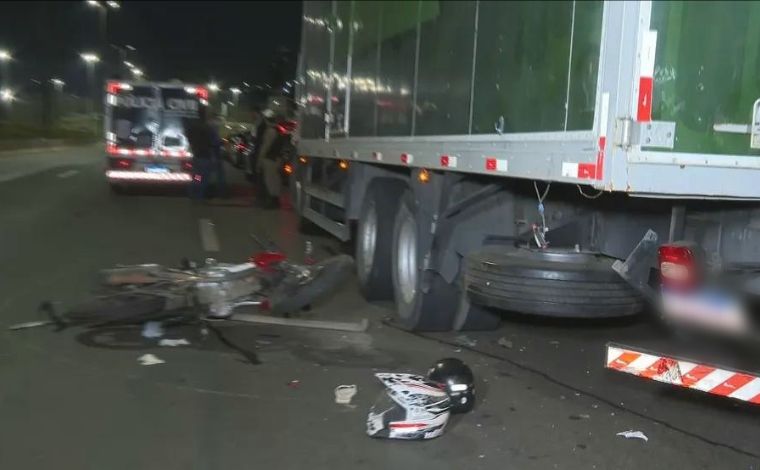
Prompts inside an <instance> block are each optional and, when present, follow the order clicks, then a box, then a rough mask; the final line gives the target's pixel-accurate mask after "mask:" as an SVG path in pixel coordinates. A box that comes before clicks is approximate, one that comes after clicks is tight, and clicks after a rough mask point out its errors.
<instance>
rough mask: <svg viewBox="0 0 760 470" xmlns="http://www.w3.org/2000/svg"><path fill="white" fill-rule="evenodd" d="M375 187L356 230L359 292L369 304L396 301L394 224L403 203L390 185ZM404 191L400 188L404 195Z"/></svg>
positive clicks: (364, 204) (371, 189)
mask: <svg viewBox="0 0 760 470" xmlns="http://www.w3.org/2000/svg"><path fill="white" fill-rule="evenodd" d="M388 184H392V185H394V186H400V185H397V184H394V183H390V182H388V183H386V184H384V185H383V186H384V188H385V190H384V191H380V185H379V184H377V183H374V184H372V185H371V186H370V187H369V189H368V190H367V194H366V195H365V196H364V201H362V208H361V212H360V216H359V220H358V222H357V226H356V237H355V244H356V245H355V254H356V274H357V277H358V278H359V288H360V290H361V292H362V294H363V295H364V298H365V299H367V300H390V299H392V298H393V281H392V279H391V250H392V249H393V220H394V218H395V217H396V211H397V210H398V205H399V200H398V199H396V198H394V197H392V193H393V190H391V191H389V190H388V189H387V185H388ZM401 190H402V189H401V188H398V191H399V192H400V191H401Z"/></svg>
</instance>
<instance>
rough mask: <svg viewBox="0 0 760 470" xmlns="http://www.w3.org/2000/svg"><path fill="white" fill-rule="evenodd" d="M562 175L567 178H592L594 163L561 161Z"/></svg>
mask: <svg viewBox="0 0 760 470" xmlns="http://www.w3.org/2000/svg"><path fill="white" fill-rule="evenodd" d="M598 160H599V155H598V154H597V161H598ZM562 176H565V177H567V178H579V179H594V178H596V163H575V162H562Z"/></svg>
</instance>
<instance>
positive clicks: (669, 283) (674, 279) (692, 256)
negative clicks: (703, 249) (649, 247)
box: [657, 244, 700, 288]
mask: <svg viewBox="0 0 760 470" xmlns="http://www.w3.org/2000/svg"><path fill="white" fill-rule="evenodd" d="M657 255H658V258H659V265H660V280H661V282H662V285H663V287H668V288H690V287H694V285H696V283H697V282H698V281H699V270H700V266H699V264H700V263H699V257H698V256H697V252H696V250H695V249H694V248H693V247H690V246H686V245H678V244H673V245H662V246H660V248H659V249H658V251H657Z"/></svg>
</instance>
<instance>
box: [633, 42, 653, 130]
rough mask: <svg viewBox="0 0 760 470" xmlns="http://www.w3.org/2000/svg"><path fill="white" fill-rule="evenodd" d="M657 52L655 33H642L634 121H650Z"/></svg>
mask: <svg viewBox="0 0 760 470" xmlns="http://www.w3.org/2000/svg"><path fill="white" fill-rule="evenodd" d="M656 52H657V31H654V30H649V31H644V35H643V36H642V38H641V64H640V70H639V99H638V105H637V111H636V120H637V121H639V122H649V121H651V120H652V98H653V92H654V58H655V53H656Z"/></svg>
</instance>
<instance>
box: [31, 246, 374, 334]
mask: <svg viewBox="0 0 760 470" xmlns="http://www.w3.org/2000/svg"><path fill="white" fill-rule="evenodd" d="M352 263H353V260H352V259H351V257H349V256H346V255H340V256H335V257H332V258H328V259H325V260H323V261H321V262H316V263H313V264H297V263H293V262H291V261H289V260H288V259H287V258H286V257H285V255H284V254H282V253H281V252H279V251H263V252H259V253H257V254H255V255H253V256H251V257H250V258H249V259H248V261H247V262H244V263H239V264H229V263H220V262H218V261H216V260H214V259H211V258H208V259H206V260H205V261H204V262H203V263H202V264H200V265H196V264H195V263H192V262H189V261H187V260H184V261H183V262H182V265H181V266H180V267H179V268H170V267H165V266H161V265H158V264H140V265H126V266H116V267H114V268H110V269H105V270H103V271H101V277H102V279H101V284H102V289H101V292H99V293H98V295H96V296H95V297H93V298H92V299H89V300H88V301H85V302H83V303H81V304H79V305H75V306H73V307H72V308H70V309H69V310H68V311H66V312H65V313H63V314H58V313H56V312H55V311H54V310H53V308H52V307H51V306H50V305H49V304H48V306H47V307H43V310H46V313H47V314H48V316H49V317H50V321H51V323H53V324H56V325H57V326H58V327H60V328H63V327H68V326H86V327H104V326H115V325H130V324H132V325H133V324H142V323H145V322H149V321H161V322H164V323H167V324H173V323H176V324H179V323H188V322H193V321H199V320H200V321H212V320H233V321H242V322H250V323H266V324H284V325H286V326H287V325H292V326H306V327H315V328H326V329H338V330H346V331H363V330H364V329H366V324H365V323H342V322H319V321H316V320H300V319H289V318H278V317H277V315H279V316H281V317H282V316H284V317H287V316H288V315H289V314H292V313H296V312H298V311H299V310H302V309H304V308H307V307H308V306H310V305H311V304H312V303H314V302H316V301H318V300H320V299H322V298H323V297H324V296H326V295H328V294H330V293H331V292H332V291H333V290H334V289H335V288H336V287H337V286H338V285H340V284H342V282H343V281H344V280H345V279H346V278H347V276H348V274H349V273H350V271H351V269H350V268H351V266H352ZM241 306H258V307H259V308H261V309H262V310H267V311H268V313H269V314H268V315H252V314H244V313H237V312H236V311H235V310H236V309H237V308H238V307H241Z"/></svg>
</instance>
